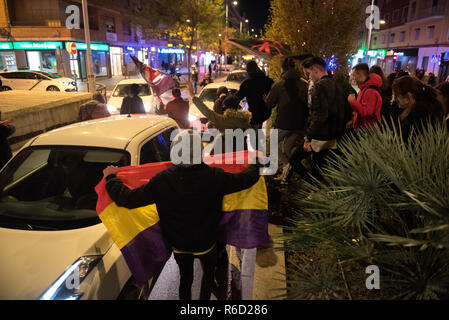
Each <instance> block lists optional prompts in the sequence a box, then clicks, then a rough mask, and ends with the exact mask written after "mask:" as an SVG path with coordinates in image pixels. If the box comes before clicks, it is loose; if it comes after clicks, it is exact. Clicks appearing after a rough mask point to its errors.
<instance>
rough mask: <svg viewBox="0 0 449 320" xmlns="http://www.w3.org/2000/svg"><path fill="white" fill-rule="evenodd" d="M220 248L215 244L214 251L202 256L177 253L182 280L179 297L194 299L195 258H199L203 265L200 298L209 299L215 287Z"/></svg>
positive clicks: (176, 257)
mask: <svg viewBox="0 0 449 320" xmlns="http://www.w3.org/2000/svg"><path fill="white" fill-rule="evenodd" d="M217 253H218V250H217V246H215V247H214V248H213V249H212V251H210V252H209V253H206V254H204V255H200V256H194V255H193V254H183V253H175V254H174V256H175V260H176V263H177V264H178V266H179V274H180V275H181V281H180V284H179V299H180V300H192V283H193V259H194V258H198V259H200V261H201V266H202V267H203V279H202V281H201V293H200V300H209V299H210V295H211V292H212V289H213V287H214V274H215V267H216V265H217V260H218V254H217Z"/></svg>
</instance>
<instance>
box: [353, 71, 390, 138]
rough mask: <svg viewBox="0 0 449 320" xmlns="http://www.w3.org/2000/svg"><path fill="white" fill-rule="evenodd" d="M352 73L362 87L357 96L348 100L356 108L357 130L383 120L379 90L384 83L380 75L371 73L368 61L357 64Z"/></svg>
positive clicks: (354, 127)
mask: <svg viewBox="0 0 449 320" xmlns="http://www.w3.org/2000/svg"><path fill="white" fill-rule="evenodd" d="M352 75H353V78H354V80H355V82H356V83H357V85H358V87H359V88H360V92H359V94H358V95H357V98H356V96H355V94H351V95H349V97H348V102H349V104H350V106H351V108H352V109H353V110H354V117H353V119H352V128H353V129H354V130H356V131H357V130H358V129H360V128H365V127H370V126H373V125H374V124H377V123H380V122H381V121H382V117H381V111H382V96H381V94H380V92H379V91H380V88H381V87H382V84H383V83H382V78H381V77H380V76H379V75H377V74H375V73H372V74H370V73H369V67H368V65H367V64H366V63H361V64H358V65H356V66H355V67H354V68H353V69H352Z"/></svg>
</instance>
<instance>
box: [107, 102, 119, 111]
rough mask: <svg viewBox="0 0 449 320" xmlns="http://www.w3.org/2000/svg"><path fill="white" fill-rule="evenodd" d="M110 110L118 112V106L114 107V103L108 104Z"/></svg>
mask: <svg viewBox="0 0 449 320" xmlns="http://www.w3.org/2000/svg"><path fill="white" fill-rule="evenodd" d="M108 111H109V112H110V113H115V112H117V108H116V107H114V106H113V105H112V104H108Z"/></svg>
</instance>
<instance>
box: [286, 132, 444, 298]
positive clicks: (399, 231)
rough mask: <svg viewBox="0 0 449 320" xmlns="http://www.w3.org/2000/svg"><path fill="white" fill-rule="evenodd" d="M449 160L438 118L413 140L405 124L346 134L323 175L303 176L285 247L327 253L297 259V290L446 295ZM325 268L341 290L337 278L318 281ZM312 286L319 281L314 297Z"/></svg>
mask: <svg viewBox="0 0 449 320" xmlns="http://www.w3.org/2000/svg"><path fill="white" fill-rule="evenodd" d="M448 160H449V133H448V129H447V128H446V127H444V126H443V125H440V124H430V123H428V124H426V125H423V126H422V127H419V128H417V129H416V130H415V132H412V134H411V136H410V138H409V139H408V142H407V143H405V142H404V140H403V139H402V134H401V132H400V130H399V131H397V130H396V129H390V128H388V127H386V126H383V127H382V128H381V130H379V129H366V130H364V131H361V132H359V133H358V135H357V137H352V136H348V137H346V138H345V139H343V141H342V142H341V144H340V151H339V153H338V154H335V155H334V156H333V158H332V159H329V165H328V166H327V167H326V168H324V169H323V176H324V181H322V182H318V181H315V183H314V184H313V185H312V184H306V183H305V188H301V190H299V191H298V192H296V193H295V194H292V196H291V197H292V199H291V203H292V209H291V210H292V211H293V212H294V218H293V219H292V220H291V221H290V222H289V224H290V227H287V229H288V230H289V231H290V232H287V233H285V236H284V241H285V248H286V249H287V250H290V251H293V252H302V253H305V252H317V250H318V251H319V252H320V253H319V254H318V256H323V255H327V259H318V260H314V261H310V259H306V260H304V261H302V262H301V264H298V265H299V269H298V270H296V271H294V272H292V274H291V287H290V288H289V293H290V298H300V299H309V298H328V299H333V298H337V295H335V294H334V295H332V294H329V288H330V287H331V288H334V289H333V291H332V292H342V291H341V290H343V291H346V293H347V295H346V296H347V297H350V298H351V297H354V298H356V299H365V298H367V297H370V298H383V299H394V298H399V299H437V298H446V297H447V295H448V293H449V281H448V280H449V251H448V250H447V249H448V248H449V234H448V229H449V161H448ZM312 260H313V259H312ZM370 264H376V265H378V266H379V268H380V270H381V275H382V277H381V284H382V286H381V290H380V292H379V294H378V295H374V296H373V295H372V293H369V292H368V290H367V289H366V288H365V282H364V280H363V279H366V277H367V275H363V274H362V275H360V270H362V271H361V272H363V270H364V268H365V267H367V266H368V265H370ZM338 265H339V266H340V268H336V266H338ZM310 268H313V270H314V272H315V273H314V274H313V275H311V273H310V270H311V269H310ZM354 270H358V271H357V272H358V274H354V272H353V271H354ZM317 272H321V273H324V274H325V273H326V272H334V273H335V272H336V273H338V274H339V275H340V276H341V280H344V281H340V282H339V283H340V285H341V284H344V287H341V288H340V289H341V290H340V291H339V290H338V289H336V287H335V283H338V282H336V281H335V277H333V276H326V277H324V276H323V277H322V278H321V279H322V280H323V281H321V282H318V283H319V284H320V286H317V281H316V279H315V275H316V273H317ZM334 275H337V274H334ZM363 276H364V277H365V278H364V277H363ZM314 279H315V280H314ZM307 281H310V286H309V285H307V284H306V283H307ZM326 282H328V283H326ZM318 287H319V288H321V289H322V291H319V290H318V292H317V288H318ZM305 288H314V291H313V292H314V295H311V294H310V290H305ZM307 292H308V293H307ZM338 297H341V295H340V296H338Z"/></svg>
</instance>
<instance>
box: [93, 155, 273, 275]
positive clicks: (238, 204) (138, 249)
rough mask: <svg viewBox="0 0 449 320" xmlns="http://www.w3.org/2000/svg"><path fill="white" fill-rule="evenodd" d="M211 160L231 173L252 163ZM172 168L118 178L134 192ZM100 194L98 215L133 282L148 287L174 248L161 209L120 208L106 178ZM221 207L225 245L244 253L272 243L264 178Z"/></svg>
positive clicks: (147, 168) (127, 170)
mask: <svg viewBox="0 0 449 320" xmlns="http://www.w3.org/2000/svg"><path fill="white" fill-rule="evenodd" d="M219 156H220V157H221V156H222V155H219ZM224 156H225V155H223V160H224ZM242 159H243V161H242ZM238 160H240V161H238ZM211 161H212V160H211V159H209V161H207V160H205V163H206V164H209V165H211V166H215V167H220V168H222V169H223V170H225V171H227V172H230V173H238V172H242V171H243V170H245V169H246V167H247V166H248V165H247V164H236V163H242V162H244V163H248V161H247V155H246V153H245V154H244V153H238V154H234V164H231V165H229V164H223V165H215V164H212V163H211ZM223 162H224V161H223ZM170 166H172V163H171V162H164V163H156V164H146V165H142V166H138V167H123V168H120V169H119V173H118V175H117V176H118V177H119V178H120V179H121V180H122V181H123V182H124V184H125V185H126V186H128V187H129V188H131V189H134V188H137V187H139V186H141V185H143V184H145V183H147V182H148V181H149V180H150V179H151V178H152V177H154V176H155V175H156V174H157V173H159V172H161V171H163V170H165V169H167V168H169V167H170ZM95 190H96V192H97V194H98V202H97V213H98V216H99V217H100V219H101V221H102V222H103V224H104V225H105V226H106V228H107V230H108V232H109V234H110V235H111V237H112V239H113V240H114V242H115V243H116V245H117V246H118V247H119V248H120V250H121V252H122V254H123V257H124V258H125V260H126V263H127V264H128V267H129V269H130V271H131V273H132V274H133V276H134V278H135V279H136V280H137V281H138V282H139V283H145V282H146V281H148V280H149V279H151V278H152V277H153V276H154V275H155V274H156V273H157V272H158V271H160V270H161V269H162V268H163V266H164V265H165V263H166V262H167V260H168V259H169V258H170V256H171V254H172V248H171V246H170V245H169V244H168V243H167V241H166V240H165V238H164V236H163V234H162V230H161V228H160V225H159V215H158V213H157V209H156V205H155V204H153V205H149V206H146V207H141V208H136V209H131V210H130V209H126V208H123V207H118V206H117V205H116V204H115V203H114V202H113V201H112V200H111V198H110V197H109V195H108V193H107V191H106V180H105V179H103V180H102V181H101V182H100V183H99V184H98V185H97V186H96V188H95ZM222 208H223V209H222V210H223V218H222V219H221V223H220V232H219V235H218V238H219V239H220V240H221V241H223V242H224V243H226V244H229V245H232V246H235V247H238V248H244V249H251V248H257V247H258V246H260V245H262V244H263V243H265V242H266V241H268V216H267V211H268V196H267V189H266V185H265V179H264V178H263V177H260V180H259V181H258V182H257V183H256V184H255V185H254V186H252V187H251V188H249V189H246V190H243V191H241V192H237V193H234V194H229V195H226V196H225V197H224V199H223V207H222Z"/></svg>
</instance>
